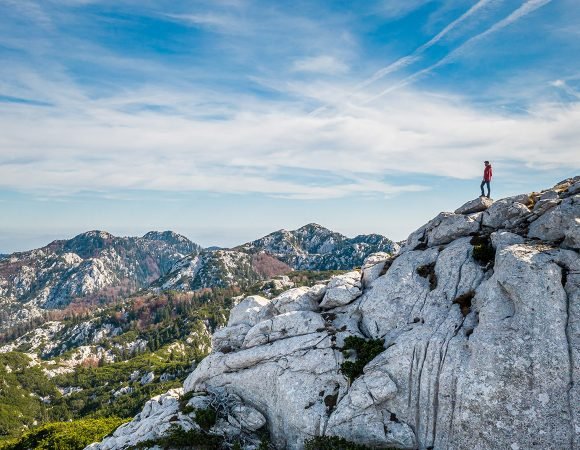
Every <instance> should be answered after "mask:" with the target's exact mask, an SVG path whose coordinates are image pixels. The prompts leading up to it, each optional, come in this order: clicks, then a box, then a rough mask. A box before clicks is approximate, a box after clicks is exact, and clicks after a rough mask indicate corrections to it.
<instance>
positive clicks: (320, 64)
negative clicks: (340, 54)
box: [292, 55, 349, 75]
mask: <svg viewBox="0 0 580 450" xmlns="http://www.w3.org/2000/svg"><path fill="white" fill-rule="evenodd" d="M348 69H349V68H348V65H347V64H345V63H344V62H343V61H341V60H339V59H337V58H335V57H334V56H330V55H320V56H313V57H310V58H303V59H299V60H297V61H294V64H293V66H292V70H294V71H295V72H312V73H321V74H327V75H338V74H343V73H346V72H348Z"/></svg>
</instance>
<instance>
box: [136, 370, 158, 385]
mask: <svg viewBox="0 0 580 450" xmlns="http://www.w3.org/2000/svg"><path fill="white" fill-rule="evenodd" d="M154 379H155V374H154V373H153V372H147V373H146V374H145V375H143V376H142V377H141V380H139V383H141V385H143V386H144V385H146V384H149V383H151V382H152V381H153V380H154Z"/></svg>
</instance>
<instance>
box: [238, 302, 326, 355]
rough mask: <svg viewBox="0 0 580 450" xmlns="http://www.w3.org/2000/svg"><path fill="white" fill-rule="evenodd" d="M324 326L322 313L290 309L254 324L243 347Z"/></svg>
mask: <svg viewBox="0 0 580 450" xmlns="http://www.w3.org/2000/svg"><path fill="white" fill-rule="evenodd" d="M324 328H325V322H324V320H323V319H322V317H321V316H320V314H318V313H315V312H313V311H290V312H287V313H283V314H280V315H278V316H275V317H273V318H272V319H268V320H264V321H263V322H260V323H258V324H256V325H254V326H253V327H252V329H251V330H250V331H248V333H247V334H246V336H245V339H244V341H243V347H244V348H249V347H254V346H256V345H262V344H267V343H269V342H274V341H277V340H279V339H286V338H288V337H292V336H301V335H304V334H309V333H316V332H317V331H320V330H323V329H324Z"/></svg>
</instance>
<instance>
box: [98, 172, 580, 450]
mask: <svg viewBox="0 0 580 450" xmlns="http://www.w3.org/2000/svg"><path fill="white" fill-rule="evenodd" d="M490 203H491V202H489V203H488V202H486V201H485V200H482V199H476V200H474V201H472V202H469V203H468V204H466V205H464V206H463V207H461V208H459V209H458V210H457V211H456V212H455V213H441V214H440V215H438V216H437V217H436V218H434V219H433V220H431V221H430V222H429V223H427V224H426V225H425V226H423V227H421V228H420V229H419V230H417V231H416V232H414V233H412V234H411V235H410V236H409V238H408V239H407V241H406V243H405V245H404V246H403V248H402V249H401V250H400V252H399V253H398V254H397V255H396V256H393V257H391V256H389V255H387V254H382V255H381V254H379V255H373V256H371V257H370V258H368V259H367V261H366V263H365V264H364V265H363V267H362V271H361V272H358V271H354V272H350V273H348V274H344V275H340V276H337V277H335V278H333V279H331V281H330V282H329V283H325V284H320V285H317V286H314V287H311V288H294V289H291V290H289V291H287V292H285V293H283V294H281V295H279V296H278V297H276V298H274V299H272V300H268V299H266V298H263V297H259V296H252V297H248V298H246V299H244V300H243V301H242V302H240V303H239V304H238V305H237V306H236V307H235V308H234V309H233V310H232V311H231V313H230V318H229V322H228V326H227V327H225V328H223V329H220V330H218V331H217V332H216V333H215V334H214V336H213V339H212V340H213V348H214V350H213V352H212V353H211V354H210V355H209V356H208V357H207V358H205V359H204V360H203V361H202V362H201V363H200V364H199V366H198V367H197V368H196V370H195V371H194V372H192V373H191V375H189V377H188V378H187V380H186V381H185V384H184V388H183V391H184V392H185V394H184V393H183V391H180V390H173V391H170V392H168V393H167V394H164V395H162V396H159V397H156V398H154V399H152V400H151V401H150V402H148V404H147V405H146V407H145V408H144V409H143V411H142V412H141V413H140V414H138V415H137V416H136V417H135V418H134V420H133V421H132V422H130V423H128V424H125V425H123V426H121V427H120V428H119V429H117V430H116V431H115V432H114V433H113V435H112V436H110V437H108V438H106V439H105V440H104V441H103V442H101V443H98V444H93V445H92V446H90V448H92V449H101V450H102V449H116V448H124V447H125V446H127V445H134V444H136V443H138V442H142V445H143V446H144V447H153V446H154V445H155V444H156V443H159V442H163V445H164V446H169V447H170V446H171V442H172V441H171V439H173V438H176V439H177V438H180V439H181V442H183V438H184V437H185V438H187V439H190V441H189V442H194V441H195V440H197V441H198V442H199V439H203V438H204V437H205V439H207V440H210V439H211V440H212V442H216V445H221V446H223V447H224V448H228V447H231V446H232V445H234V443H237V444H240V445H241V446H242V447H243V448H256V447H257V445H258V442H259V441H260V437H259V434H260V433H261V432H263V431H264V430H265V429H267V430H268V432H269V434H270V439H271V444H272V445H273V446H275V447H276V448H303V446H304V442H305V440H307V439H309V438H312V437H314V436H342V437H344V438H346V439H348V440H350V441H354V442H357V443H359V444H362V445H367V446H370V447H393V448H400V449H416V448H419V449H422V450H423V449H441V450H444V449H449V450H451V449H457V450H460V449H475V450H477V449H481V450H489V449H498V450H499V449H502V450H503V449H512V450H518V449H521V450H524V449H526V450H528V449H546V448H554V449H578V448H580V387H579V381H580V256H579V253H578V250H579V249H580V177H576V178H575V179H571V180H566V181H564V182H562V183H559V184H558V185H557V186H555V187H554V188H553V189H549V190H546V191H542V192H539V193H532V194H525V195H520V196H515V197H511V198H507V199H502V200H499V201H496V202H494V203H493V204H490ZM208 417H211V418H212V420H211V421H209V420H207V418H208Z"/></svg>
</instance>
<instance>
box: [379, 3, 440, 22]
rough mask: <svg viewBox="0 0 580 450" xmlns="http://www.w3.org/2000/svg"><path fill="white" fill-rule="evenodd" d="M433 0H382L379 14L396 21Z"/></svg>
mask: <svg viewBox="0 0 580 450" xmlns="http://www.w3.org/2000/svg"><path fill="white" fill-rule="evenodd" d="M432 1H433V0H405V1H401V0H383V1H382V2H381V3H380V6H379V12H380V13H381V14H382V15H383V16H385V17H386V18H388V19H397V18H400V17H404V16H406V15H407V14H409V13H411V12H413V11H415V10H416V9H419V8H422V7H423V6H425V5H427V4H428V3H431V2H432Z"/></svg>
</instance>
